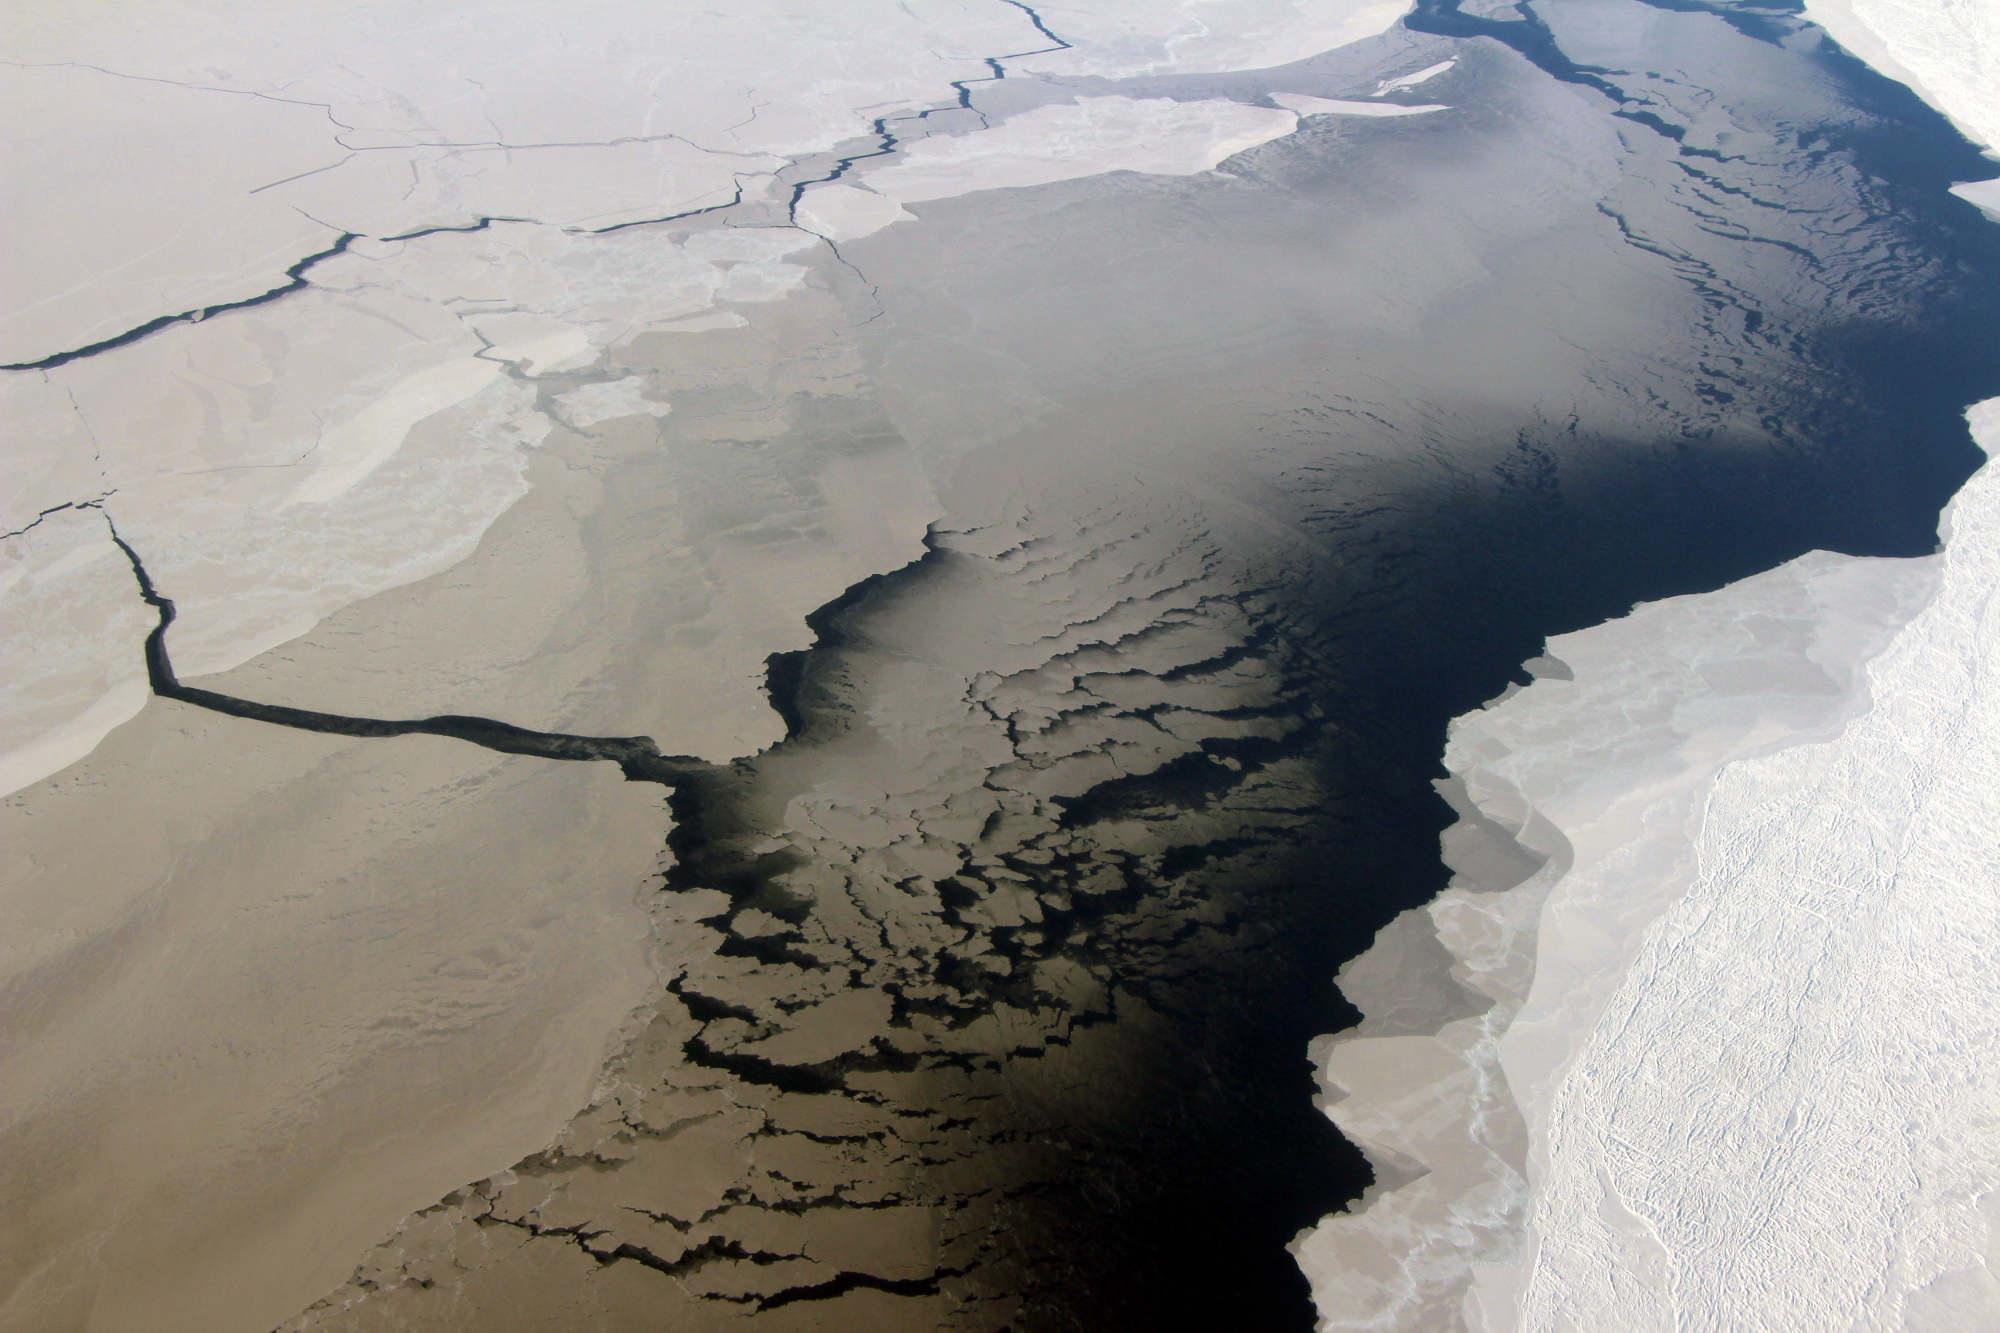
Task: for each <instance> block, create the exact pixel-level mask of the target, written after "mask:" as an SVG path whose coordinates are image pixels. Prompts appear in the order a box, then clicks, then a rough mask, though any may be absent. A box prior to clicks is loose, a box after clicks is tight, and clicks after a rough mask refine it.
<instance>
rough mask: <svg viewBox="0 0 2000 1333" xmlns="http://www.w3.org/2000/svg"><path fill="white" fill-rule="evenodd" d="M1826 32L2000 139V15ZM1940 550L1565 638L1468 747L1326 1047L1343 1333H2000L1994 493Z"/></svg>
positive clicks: (1958, 522)
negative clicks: (1431, 840)
mask: <svg viewBox="0 0 2000 1333" xmlns="http://www.w3.org/2000/svg"><path fill="white" fill-rule="evenodd" d="M1808 12H1809V13H1810V14H1811V15H1812V17H1814V18H1816V19H1817V20H1819V21H1820V22H1821V23H1822V24H1824V25H1825V26H1826V27H1827V28H1828V29H1829V31H1831V32H1832V33H1833V34H1834V35H1835V36H1836V37H1837V38H1838V39H1839V40H1840V41H1842V42H1843V43H1844V44H1845V45H1847V47H1848V48H1849V49H1850V50H1852V51H1853V52H1855V53H1856V54H1858V55H1860V56H1861V57H1863V58H1864V59H1866V60H1868V61H1869V62H1870V63H1872V64H1874V65H1875V66H1876V67H1877V68H1878V69H1880V70H1881V71H1883V72H1884V73H1887V74H1890V75H1891V76H1893V77H1896V78H1899V79H1902V80H1903V81H1904V82H1906V83H1908V84H1909V85H1910V86H1911V87H1913V88H1915V89H1916V90H1917V91H1918V92H1919V94H1920V95H1922V96H1923V97H1924V98H1925V99H1926V100H1928V101H1929V102H1931V104H1932V105H1933V106H1935V107H1937V108H1939V109H1940V110H1942V111H1944V112H1945V113H1946V114H1947V115H1949V116H1951V117H1952V119H1953V120H1954V121H1955V122H1956V123H1957V124H1958V125H1959V127H1960V128H1961V129H1962V130H1963V131H1964V132H1965V133H1966V134H1967V135H1968V136H1970V137H1972V138H1974V139H1975V141H1978V142H1983V143H1987V144H1991V143H1994V142H1995V141H1996V140H2000V100H1996V99H1995V96H1994V90H1995V89H1996V88H2000V79H1996V78H1995V77H1994V75H1993V68H1994V64H1995V62H1996V61H2000V10H1995V9H1994V8H1993V7H1992V6H1987V5H1981V4H1978V3H1958V2H1955V0H1812V3H1810V4H1809V5H1808ZM1958 192H1959V193H1960V194H1962V195H1964V196H1965V197H1967V198H1969V199H1971V200H1973V201H1974V202H1975V203H1979V204H1981V206H1982V207H1986V208H1988V211H1989V212H2000V210H1995V209H1994V208H1993V207H1992V205H1993V203H1994V199H1993V197H1992V195H1991V186H1990V183H1987V184H1986V185H1984V186H1982V185H1973V186H1966V187H1960V189H1959V191H1958ZM1968 416H1969V420H1970V422H1971V425H1972V429H1973V434H1974V437H1975V439H1977V440H1978V441H1979V442H1980V443H1981V444H1982V446H1983V447H1984V448H1985V449H1986V450H1987V452H1988V454H1989V455H1996V454H2000V399H1996V400H1990V401H1988V402H1985V403H1981V404H1978V405H1976V406H1975V407H1973V408H1972V409H1971V410H1970V411H1969V413H1968ZM1942 531H1943V533H1944V534H1945V535H1946V536H1947V538H1948V541H1947V545H1946V547H1945V549H1944V551H1943V553H1942V554H1941V555H1940V556H1937V557H1933V558H1931V559H1928V560H1914V561H1871V560H1859V559H1854V558H1851V557H1843V556H1835V555H1829V554H1826V553H1823V552H1821V553H1815V554H1814V555H1811V556H1807V557H1805V558H1803V559H1801V560H1798V561H1794V562H1793V563H1792V564H1790V565H1788V566H1785V567H1784V568H1782V569H1779V570H1776V571H1773V572H1771V573H1768V574H1763V575H1759V576H1756V577H1754V578H1751V579H1746V580H1744V581H1742V582H1739V583H1736V584H1733V585H1731V586H1729V587H1727V588H1724V589H1721V590H1719V591H1717V592H1714V593H1710V594H1706V595H1703V596H1697V597H1688V598H1678V599H1674V600H1671V601H1668V602H1661V603H1654V604H1651V605H1646V606H1641V607H1640V608H1638V609H1637V610H1636V611H1635V612H1634V613H1633V614H1632V615H1631V616H1629V617H1627V618H1625V619H1622V620H1618V621H1613V622H1610V623H1608V624H1605V625H1600V626H1598V627H1596V628H1593V629H1589V630H1585V631H1582V632H1579V633H1576V634H1571V635H1566V636H1562V637H1560V638H1557V639H1554V640H1551V641H1550V645H1549V650H1548V655H1547V656H1545V657H1543V658H1541V659H1537V660H1536V661H1532V662H1530V663H1528V664H1527V665H1528V667H1529V670H1530V671H1531V672H1533V673H1534V674H1535V675H1536V676H1537V677H1538V678H1537V679H1536V680H1535V682H1534V683H1533V684H1532V685H1529V686H1528V687H1526V688H1525V689H1521V690H1518V691H1510V692H1509V693H1508V695H1506V696H1503V697H1502V698H1501V699H1499V700H1496V701H1494V702H1492V703H1490V704H1489V705H1488V706H1487V707H1486V708H1484V709H1482V710H1481V711H1479V712H1476V713H1473V714H1469V715H1467V716H1465V717H1463V718H1460V719H1459V720H1458V722H1457V723H1456V724H1454V727H1453V730H1452V739H1451V744H1450V747H1449V749H1448V751H1447V755H1446V766H1447V768H1448V769H1449V770H1450V772H1451V774H1452V776H1451V779H1450V780H1449V782H1447V783H1444V784H1441V790H1443V792H1444V794H1445V795H1446V797H1447V798H1448V799H1450V800H1451V801H1452V804H1453V805H1454V807H1455V808H1457V810H1458V811H1459V813H1460V816H1461V818H1460V822H1459V823H1458V824H1457V825H1455V826H1454V827H1453V828H1452V829H1451V830H1449V831H1448V832H1447V834H1446V836H1445V859H1446V860H1447V862H1448V863H1449V864H1450V865H1451V866H1452V867H1453V869H1454V870H1455V871H1456V875H1455V877H1454V879H1453V881H1452V886H1451V887H1450V888H1449V889H1448V890H1447V891H1446V892H1445V893H1443V894H1441V895H1440V896H1439V897H1438V898H1437V899H1436V900H1435V901H1434V902H1432V903H1431V904H1429V905H1428V906H1426V907H1424V908H1421V909H1417V910H1415V911H1412V912H1408V913H1405V914H1404V915H1403V916H1401V917H1399V918H1398V919H1397V920H1396V921H1395V922H1394V923H1392V924H1391V926H1389V927H1388V928H1386V929H1385V930H1384V931H1383V932H1382V933H1381V934H1380V936H1378V939H1377V942H1376V944H1375V946H1374V947H1373V948H1372V949H1371V950H1370V951H1369V952H1368V953H1366V954H1364V955H1362V956H1361V957H1360V958H1358V959H1356V960H1354V961H1353V962H1352V963H1350V964H1349V965H1348V966H1347V967H1346V968H1344V969H1343V970H1342V974H1341V985H1342V988H1343V990H1344V991H1345V992H1346V994H1347V995H1348V997H1349V998H1350V999H1351V1000H1353V1001H1354V1002H1355V1003H1356V1004H1357V1006H1359V1007H1360V1008H1361V1009H1362V1010H1363V1012H1364V1014H1365V1015H1366V1018H1365V1019H1364V1021H1363V1022H1362V1023H1361V1025H1360V1026H1359V1027H1358V1028H1355V1029H1353V1030H1351V1031H1350V1032H1347V1033H1343V1034H1338V1035H1336V1036H1332V1037H1328V1038H1322V1039H1321V1041H1320V1042H1319V1043H1318V1044H1316V1046H1315V1049H1314V1055H1315V1058H1316V1060H1317V1061H1318V1063H1319V1066H1320V1070H1321V1077H1322V1083H1323V1088H1324V1105H1325V1107H1326V1110H1327V1113H1328V1114H1329V1115H1330V1116H1331V1117H1332V1118H1333V1119H1334V1120H1335V1121H1336V1122H1337V1123H1338V1124H1340V1125H1341V1127H1342V1128H1343V1130H1345V1131H1346V1132H1347V1133H1348V1134H1349V1136H1350V1137H1351V1138H1353V1139H1355V1140H1356V1142H1358V1143H1360V1144H1361V1145H1362V1146H1363V1148H1364V1150H1365V1151H1366V1152H1367V1153H1368V1155H1369V1158H1370V1160H1371V1162H1372V1163H1373V1164H1374V1165H1375V1168H1376V1172H1377V1182H1376V1185H1375V1187H1374V1188H1373V1189H1371V1190H1370V1191H1369V1193H1368V1195H1367V1196H1365V1197H1364V1199H1363V1200H1361V1201H1360V1202H1359V1203H1358V1204H1357V1205H1356V1206H1355V1207H1354V1209H1353V1210H1352V1211H1350V1212H1349V1213H1346V1214H1339V1215H1335V1216H1332V1217H1329V1218H1327V1219H1325V1220H1324V1221H1323V1222H1322V1223H1321V1224H1320V1225H1319V1226H1318V1227H1316V1228H1314V1229H1311V1230H1309V1231H1308V1232H1306V1233H1304V1234H1302V1235H1301V1237H1300V1238H1299V1241H1298V1242H1297V1244H1296V1246H1295V1251H1296V1253H1297V1254H1298V1256H1299V1259H1300V1262H1301V1265H1302V1266H1303V1267H1304V1268H1305V1270H1306V1272H1307V1273H1308V1275H1309V1276H1310V1277H1311V1278H1312V1280H1313V1283H1314V1291H1315V1298H1316V1300H1317V1302H1318V1304H1319V1307H1320V1311H1321V1316H1322V1327H1323V1328H1324V1329H1328V1330H1333V1329H1373V1330H1433V1329H1462V1330H1468V1331H1469V1333H1500V1331H1501V1330H1516V1329H1520V1330H1533V1331H1534V1333H1559V1331H1561V1333H1568V1331H1570V1330H1577V1329H1598V1328H1616V1329H1619V1330H1621V1331H1622V1330H1631V1331H1632V1333H1642V1331H1644V1333H1650V1331H1651V1330H1662V1331H1664V1330H1743V1333H1750V1331H1751V1330H1758V1331H1760V1333H1761V1331H1764V1330H1772V1331H1780V1333H1791V1331H1792V1330H1798V1331H1799V1333H1804V1331H1805V1330H1817V1329H1828V1328H1852V1329H1867V1330H1878V1329H1879V1330H1885V1331H1886V1330H1911V1331H1915V1330H1922V1331H1924V1333H1931V1331H1935V1333H1960V1331H1963V1330H1973V1329H1985V1328H1993V1327H2000V1278H1996V1275H2000V1119H1996V1117H1995V1115H1994V1108H1995V1107H1996V1106H2000V1072H1996V1071H2000V978H1996V975H1995V973H1994V971H1993V969H1992V966H1991V951H1992V941H1993V940H1994V939H1995V938H2000V832H1996V830H2000V679H1996V674H1995V672H1996V664H2000V595H1996V590H2000V465H1996V464H1991V463H1989V464H1988V466H1986V467H1985V468H1984V469H1983V470H1981V471H1980V472H1979V473H1978V474H1977V475H1976V476H1975V477H1974V478H1973V479H1972V480H1971V481H1969V482H1968V483H1967V484H1966V485H1965V487H1964V488H1963V489H1962V490H1961V492H1960V493H1959V495H1958V496H1957V498H1956V499H1955V500H1954V502H1953V504H1952V507H1951V509H1950V511H1949V513H1948V515H1947V517H1946V520H1945V523H1944V525H1943V529H1942Z"/></svg>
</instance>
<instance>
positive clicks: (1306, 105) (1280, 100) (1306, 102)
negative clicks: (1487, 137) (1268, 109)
mask: <svg viewBox="0 0 2000 1333" xmlns="http://www.w3.org/2000/svg"><path fill="white" fill-rule="evenodd" d="M1271 100H1272V101H1273V102H1276V103H1277V104H1278V105H1279V106H1284V107H1290V108H1291V109H1292V110H1294V111H1296V112H1298V113H1299V114H1300V115H1302V116H1421V115H1424V114H1426V113H1427V112H1431V111H1448V110H1450V109H1451V108H1449V107H1444V106H1402V105H1400V104H1398V103H1395V102H1347V101H1341V100H1338V99H1335V98H1331V97H1307V96H1306V95H1305V94H1304V93H1272V94H1271Z"/></svg>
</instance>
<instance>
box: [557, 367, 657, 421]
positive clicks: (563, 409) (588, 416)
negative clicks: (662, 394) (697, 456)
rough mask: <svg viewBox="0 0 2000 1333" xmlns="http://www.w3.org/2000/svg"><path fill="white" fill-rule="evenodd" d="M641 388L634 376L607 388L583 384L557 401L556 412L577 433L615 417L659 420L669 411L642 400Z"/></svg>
mask: <svg viewBox="0 0 2000 1333" xmlns="http://www.w3.org/2000/svg"><path fill="white" fill-rule="evenodd" d="M643 387H644V385H643V383H642V382H641V381H640V380H639V378H638V377H637V376H629V377H627V378H625V379H622V380H612V381H610V382H609V383H607V384H586V385H584V386H583V387H582V388H581V389H572V390H570V391H569V392H568V393H566V394H563V395H562V396H561V397H559V398H557V399H556V400H555V404H556V411H558V412H559V413H561V414H562V419H563V420H564V421H565V422H567V423H568V424H569V425H572V426H574V427H576V428H577V429H578V430H588V429H590V428H591V427H592V426H595V425H596V424H597V423H598V422H600V421H610V420H612V419H613V418H615V417H632V416H642V415H643V416H649V417H663V416H665V415H667V413H668V412H669V411H671V410H672V409H671V408H669V407H668V406H667V405H666V404H665V403H656V402H654V401H653V400H652V399H650V398H648V397H646V396H645V395H644V394H643V393H641V392H640V390H641V389H642V388H643Z"/></svg>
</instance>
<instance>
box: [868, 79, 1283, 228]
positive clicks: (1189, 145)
mask: <svg viewBox="0 0 2000 1333" xmlns="http://www.w3.org/2000/svg"><path fill="white" fill-rule="evenodd" d="M1298 123H1299V122H1298V117H1297V116H1296V115H1294V114H1293V113H1292V112H1290V111H1274V110H1272V109H1271V108H1269V107H1259V106H1246V105H1244V104H1243V103H1241V102H1229V101H1223V100H1220V99H1211V100H1208V101H1201V102H1176V101H1173V100H1171V99H1168V98H1132V97H1080V98H1078V99H1077V100H1076V102H1075V103H1074V104H1071V105H1055V106H1043V107H1036V108H1035V109H1034V110H1033V111H1029V112H1027V113H1025V114H1023V115H1019V116H1015V117H1012V118H1011V119H1008V120H1005V121H1002V122H1001V123H1000V124H998V125H995V126H994V127H993V128H992V129H990V130H983V131H981V132H980V133H978V134H965V135H958V136H954V137H949V138H933V139H920V140H918V141H917V142H916V143H914V144H911V145H910V146H909V147H908V148H907V149H905V150H904V151H903V152H902V153H901V154H899V155H898V158H897V160H896V162H895V163H894V164H893V165H891V166H888V167H884V168H883V169H881V170H879V171H874V172H870V173H869V175H868V176H867V178H866V179H867V184H868V187H869V188H870V189H872V190H876V191H878V192H880V193H882V194H885V195H888V196H890V197H891V198H893V199H896V200H898V201H900V202H902V203H915V202H917V201H919V200H923V199H944V198H948V197H950V196H952V195H960V194H969V193H971V192H972V191H974V190H997V189H1005V188H1008V187H1012V186H1021V185H1047V184H1049V183H1050V182H1052V181H1064V180H1074V179H1076V178H1077V177H1080V176H1096V175H1100V174H1102V173H1104V172H1107V171H1145V172H1152V173H1154V174H1157V175H1163V176H1191V175H1193V174H1195V173H1196V172H1198V171H1207V170H1208V169H1209V168H1211V167H1213V166H1215V164H1216V163H1218V162H1220V161H1222V160H1223V159H1224V158H1226V157H1231V156H1233V155H1235V154H1237V153H1240V152H1242V151H1243V150H1244V149H1246V148H1255V147H1256V146H1257V145H1258V144H1260V143H1268V142H1270V141H1271V140H1272V139H1276V138H1278V137H1279V136H1281V135H1286V134H1290V133H1291V132H1292V131H1293V130H1295V129H1297V128H1298Z"/></svg>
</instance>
